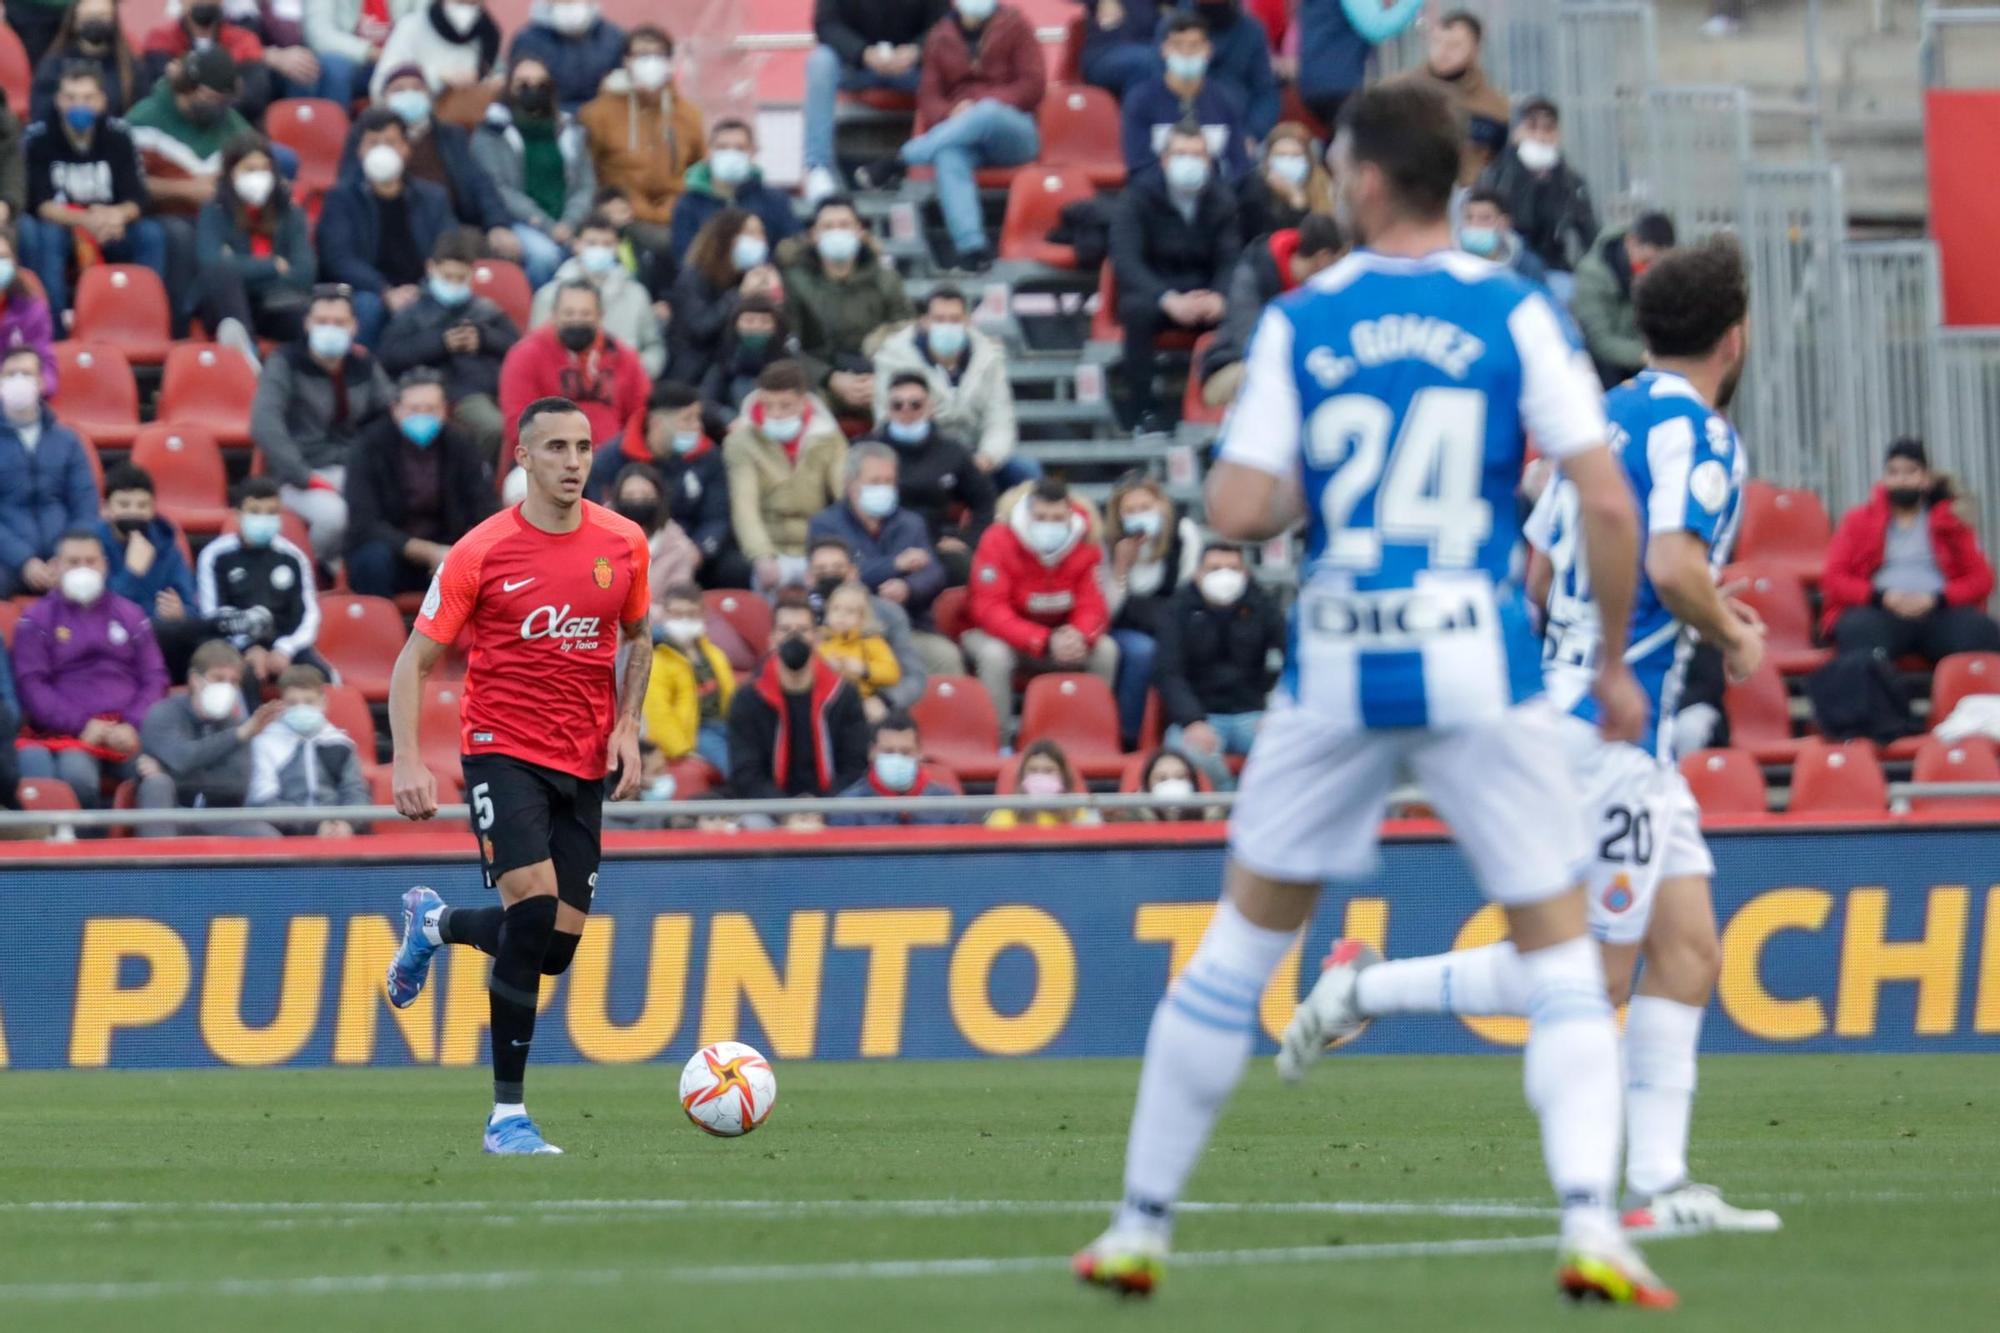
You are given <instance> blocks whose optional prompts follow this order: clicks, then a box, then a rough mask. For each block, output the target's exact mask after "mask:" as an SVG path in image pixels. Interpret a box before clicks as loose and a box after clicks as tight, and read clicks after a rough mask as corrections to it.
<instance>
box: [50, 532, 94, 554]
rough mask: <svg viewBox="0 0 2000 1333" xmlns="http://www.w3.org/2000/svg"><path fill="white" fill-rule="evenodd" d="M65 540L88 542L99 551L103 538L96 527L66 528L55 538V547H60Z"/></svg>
mask: <svg viewBox="0 0 2000 1333" xmlns="http://www.w3.org/2000/svg"><path fill="white" fill-rule="evenodd" d="M65 542H89V543H90V544H91V545H92V546H95V547H96V548H97V549H98V550H99V551H102V550H103V549H104V538H103V537H102V536H100V535H99V534H98V531H97V529H96V528H66V529H64V531H63V535H62V536H60V537H58V538H56V547H57V549H60V548H61V547H62V545H63V544H64V543H65Z"/></svg>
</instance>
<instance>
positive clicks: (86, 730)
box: [76, 717, 111, 745]
mask: <svg viewBox="0 0 2000 1333" xmlns="http://www.w3.org/2000/svg"><path fill="white" fill-rule="evenodd" d="M110 735H111V724H110V723H109V722H106V721H105V720H104V719H103V718H101V717H93V718H92V719H90V721H88V722H86V723H84V724H83V730H82V731H79V732H78V733H77V734H76V738H77V739H78V740H80V741H82V742H83V743H84V744H85V745H105V744H108V742H109V738H110Z"/></svg>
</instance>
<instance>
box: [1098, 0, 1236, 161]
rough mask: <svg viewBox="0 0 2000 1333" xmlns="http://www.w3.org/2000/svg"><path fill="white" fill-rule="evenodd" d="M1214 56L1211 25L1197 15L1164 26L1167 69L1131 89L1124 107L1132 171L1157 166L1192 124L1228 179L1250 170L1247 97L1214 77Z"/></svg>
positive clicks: (1180, 17) (1124, 142)
mask: <svg viewBox="0 0 2000 1333" xmlns="http://www.w3.org/2000/svg"><path fill="white" fill-rule="evenodd" d="M1214 54H1215V47H1214V44H1213V42H1212V41H1211V40H1210V39H1209V34H1208V24H1207V23H1205V22H1203V21H1202V20H1201V19H1200V18H1198V17H1196V16H1195V15H1193V14H1175V15H1173V16H1172V17H1171V18H1169V19H1168V20H1167V21H1166V23H1165V24H1164V25H1163V26H1162V27H1161V30H1160V60H1161V64H1162V65H1163V66H1164V68H1163V69H1162V70H1161V72H1160V73H1159V74H1157V75H1156V76H1155V77H1153V78H1152V79H1149V80H1146V81H1144V82H1141V83H1139V84H1137V85H1135V86H1134V87H1133V88H1132V89H1131V90H1130V91H1129V92H1127V93H1126V95H1125V101H1124V103H1123V105H1122V106H1121V107H1120V115H1121V118H1122V120H1121V123H1122V129H1121V131H1120V135H1119V139H1120V142H1121V144H1122V145H1123V148H1124V153H1125V170H1126V171H1127V172H1129V173H1131V174H1132V175H1134V176H1137V175H1139V174H1140V173H1143V172H1145V171H1147V170H1149V169H1150V168H1152V167H1153V166H1154V164H1155V163H1157V162H1158V161H1160V160H1161V158H1162V157H1163V156H1164V154H1165V152H1166V148H1167V140H1168V138H1169V136H1171V135H1174V134H1178V133H1179V132H1180V131H1181V129H1183V128H1185V127H1187V126H1189V125H1192V126H1193V127H1194V132H1195V133H1196V134H1197V135H1199V136H1200V137H1201V138H1202V140H1203V142H1204V143H1205V144H1206V145H1207V150H1208V151H1207V156H1208V157H1209V158H1210V159H1212V162H1211V165H1212V166H1214V167H1215V168H1216V169H1217V170H1219V171H1220V172H1221V174H1222V177H1223V179H1224V180H1227V181H1232V182H1233V181H1237V180H1240V179H1241V178H1242V177H1243V176H1244V175H1245V174H1246V173H1247V172H1248V171H1249V170H1250V148H1249V144H1250V127H1249V122H1248V120H1247V119H1246V118H1245V113H1244V108H1243V100H1242V98H1241V96H1240V95H1239V94H1238V93H1237V90H1236V89H1235V88H1233V87H1231V86H1229V85H1228V84H1226V83H1223V82H1222V81H1221V80H1219V79H1216V78H1213V77H1211V76H1210V74H1209V65H1210V63H1211V62H1212V61H1213V59H1214Z"/></svg>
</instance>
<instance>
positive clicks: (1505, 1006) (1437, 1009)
mask: <svg viewBox="0 0 2000 1333" xmlns="http://www.w3.org/2000/svg"><path fill="white" fill-rule="evenodd" d="M1355 999H1356V1001H1357V1002H1358V1003H1359V1004H1360V1006H1361V1012H1362V1013H1364V1014H1373V1015H1375V1016H1376V1017H1380V1016H1382V1015H1383V1014H1525V1013H1527V1012H1528V973H1527V970H1526V969H1525V968H1523V967H1522V966H1521V957H1520V955H1519V954H1517V953H1515V952H1514V946H1513V945H1511V944H1509V943H1507V942H1506V941H1505V940H1502V941H1501V942H1500V943H1498V944H1488V945H1486V946H1485V947H1483V948H1479V949H1455V950H1453V951H1452V952H1451V953H1436V954H1432V955H1430V956H1429V957H1428V958H1396V959H1392V960H1390V961H1388V962H1385V963H1377V964H1375V966H1373V967H1369V968H1363V969H1362V971H1361V976H1360V978H1359V984H1358V989H1357V990H1356V992H1355Z"/></svg>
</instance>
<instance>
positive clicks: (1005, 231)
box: [1000, 166, 1097, 269]
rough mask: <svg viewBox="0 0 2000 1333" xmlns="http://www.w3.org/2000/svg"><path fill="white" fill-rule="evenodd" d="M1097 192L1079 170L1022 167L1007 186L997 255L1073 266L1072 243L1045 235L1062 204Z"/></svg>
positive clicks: (1067, 205)
mask: <svg viewBox="0 0 2000 1333" xmlns="http://www.w3.org/2000/svg"><path fill="white" fill-rule="evenodd" d="M1096 193H1097V187H1096V186H1095V185H1094V184H1092V183H1091V180H1090V177H1089V176H1088V175H1086V174H1085V173H1084V172H1082V171H1080V170H1076V169H1071V170H1069V171H1062V170H1058V169H1056V168H1053V167H1041V166H1035V167H1024V168H1022V169H1021V171H1020V172H1019V173H1018V174H1017V175H1016V176H1015V177H1014V183H1013V184H1012V185H1010V186H1009V187H1008V188H1007V217H1006V220H1005V221H1004V222H1002V223H1001V224H1000V258H1002V259H1005V260H1011V261H1013V262H1015V263H1022V264H1042V265H1045V266H1047V267H1049V268H1070V269H1073V268H1075V267H1076V249H1075V247H1073V246H1068V245H1057V244H1055V243H1054V242H1052V241H1050V240H1049V239H1048V234H1049V232H1050V231H1051V230H1052V229H1053V228H1054V227H1055V225H1056V223H1057V222H1059V221H1061V219H1062V211H1063V210H1064V209H1065V208H1067V207H1069V206H1070V205H1071V204H1073V203H1075V202H1077V201H1078V200H1079V199H1089V198H1092V197H1093V196H1095V195H1096Z"/></svg>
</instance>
